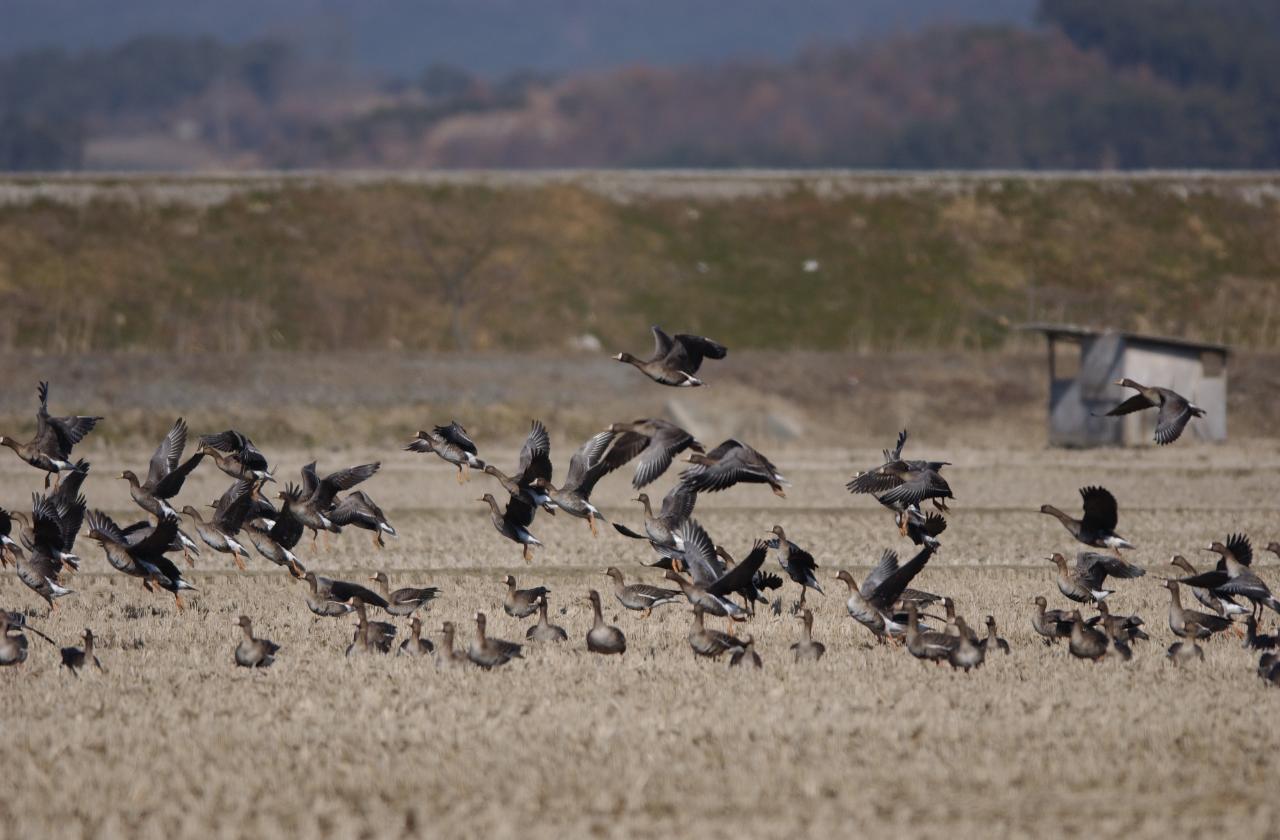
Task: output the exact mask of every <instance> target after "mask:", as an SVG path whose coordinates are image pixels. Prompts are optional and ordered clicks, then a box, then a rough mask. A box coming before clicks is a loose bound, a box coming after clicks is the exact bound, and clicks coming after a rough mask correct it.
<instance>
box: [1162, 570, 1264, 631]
mask: <svg viewBox="0 0 1280 840" xmlns="http://www.w3.org/2000/svg"><path fill="white" fill-rule="evenodd" d="M1169 563H1170V565H1173V566H1176V567H1178V568H1179V569H1182V571H1184V572H1186V573H1187V575H1188V576H1190V577H1195V576H1196V575H1198V574H1200V572H1198V571H1197V570H1196V567H1195V566H1193V565H1191V561H1190V560H1188V559H1187V558H1185V557H1183V556H1182V555H1181V554H1175V555H1173V559H1172V560H1170V561H1169ZM1190 589H1191V594H1192V595H1194V596H1195V598H1196V600H1197V601H1199V602H1200V603H1202V604H1204V605H1205V606H1206V607H1208V608H1209V609H1211V610H1213V611H1214V612H1215V613H1217V614H1218V615H1223V616H1226V617H1228V618H1230V617H1231V616H1233V615H1244V614H1245V613H1247V612H1249V610H1248V609H1246V608H1245V607H1244V606H1243V605H1241V604H1240V603H1239V602H1237V601H1236V599H1235V598H1232V597H1231V596H1230V595H1214V594H1213V593H1212V592H1210V591H1209V590H1207V589H1205V588H1204V587H1202V586H1192V587H1190Z"/></svg>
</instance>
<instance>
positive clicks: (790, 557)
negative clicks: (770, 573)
mask: <svg viewBox="0 0 1280 840" xmlns="http://www.w3.org/2000/svg"><path fill="white" fill-rule="evenodd" d="M769 533H771V534H773V535H774V536H773V539H771V540H769V541H768V542H767V543H766V545H768V546H769V548H771V549H773V550H775V551H777V552H778V562H779V563H780V564H781V565H782V568H783V571H785V572H786V573H787V577H789V578H791V579H792V580H793V581H795V582H796V583H798V584H800V603H799V605H798V606H797V607H796V610H797V611H799V610H802V609H804V596H805V593H806V592H807V591H808V590H810V589H813V590H815V591H816V592H817V593H818V594H819V595H823V594H825V593H823V591H822V587H821V586H819V585H818V579H817V578H816V577H815V576H814V574H813V573H814V572H815V571H817V568H818V562H817V561H816V560H814V559H813V555H812V554H810V553H809V552H807V551H805V550H804V549H803V548H801V547H800V546H798V545H796V544H795V543H793V542H791V540H789V539H787V534H786V532H785V531H784V530H782V526H781V525H774V526H773V530H772V531H770V532H769Z"/></svg>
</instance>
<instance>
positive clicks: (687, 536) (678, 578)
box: [666, 519, 768, 620]
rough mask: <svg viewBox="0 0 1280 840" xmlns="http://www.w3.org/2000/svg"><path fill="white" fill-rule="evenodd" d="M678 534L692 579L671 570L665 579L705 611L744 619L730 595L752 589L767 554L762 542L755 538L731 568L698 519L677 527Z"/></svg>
mask: <svg viewBox="0 0 1280 840" xmlns="http://www.w3.org/2000/svg"><path fill="white" fill-rule="evenodd" d="M680 534H681V539H682V540H683V541H684V545H685V549H684V552H683V554H682V560H683V562H684V565H685V567H686V568H687V569H688V571H689V574H690V575H691V576H692V578H693V580H692V582H690V581H689V580H686V579H685V578H684V577H683V576H682V575H680V574H679V573H678V572H676V571H674V570H669V571H668V572H667V573H666V578H667V580H670V581H674V582H675V583H676V584H677V585H679V587H680V589H681V591H683V592H684V594H685V597H686V598H688V599H689V602H690V603H692V604H694V605H700V606H701V607H702V608H703V610H704V611H705V612H707V613H710V614H711V615H716V616H726V617H728V618H730V619H733V620H742V619H744V618H745V615H744V614H743V609H742V608H741V607H739V606H738V605H737V604H735V603H733V602H732V601H730V600H729V596H730V595H732V594H734V593H742V592H751V591H754V578H755V575H756V572H758V571H759V570H760V565H761V564H762V563H764V559H765V556H766V555H767V554H768V547H767V546H766V545H765V543H764V542H763V541H757V542H756V544H755V545H754V546H753V547H752V550H751V553H750V554H748V555H747V557H746V559H744V560H743V561H742V562H741V563H739V564H737V565H736V566H734V567H733V568H732V569H730V568H728V567H727V565H726V564H725V563H724V561H723V560H722V559H721V557H720V555H719V554H717V552H716V548H715V543H713V542H712V541H711V537H709V536H708V535H707V532H706V531H705V530H703V528H702V526H701V525H699V524H698V522H697V520H694V519H690V520H687V521H686V522H685V523H684V524H683V525H681V526H680Z"/></svg>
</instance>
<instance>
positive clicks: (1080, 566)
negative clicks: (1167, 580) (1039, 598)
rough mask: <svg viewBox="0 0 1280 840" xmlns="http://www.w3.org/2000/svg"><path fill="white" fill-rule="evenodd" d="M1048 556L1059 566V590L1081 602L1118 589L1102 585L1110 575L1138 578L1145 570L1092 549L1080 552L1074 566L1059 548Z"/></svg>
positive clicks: (1103, 596)
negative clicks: (1059, 551) (1068, 562)
mask: <svg viewBox="0 0 1280 840" xmlns="http://www.w3.org/2000/svg"><path fill="white" fill-rule="evenodd" d="M1047 559H1048V560H1049V562H1051V563H1053V564H1054V565H1055V566H1057V567H1058V574H1057V578H1056V582H1057V584H1058V591H1059V592H1061V593H1062V594H1063V595H1066V596H1067V597H1068V598H1070V599H1071V600H1072V601H1077V602H1079V603H1081V604H1089V603H1097V602H1099V601H1102V600H1103V599H1104V598H1106V597H1107V596H1108V595H1110V594H1111V593H1113V592H1114V591H1115V590H1114V589H1103V588H1102V585H1103V583H1105V582H1106V579H1107V577H1108V576H1110V577H1114V578H1137V577H1142V576H1143V575H1145V574H1146V571H1145V570H1144V569H1142V568H1141V567H1139V566H1135V565H1133V564H1132V563H1126V562H1125V561H1124V560H1121V559H1120V558H1119V557H1111V556H1109V555H1106V554H1098V553H1096V552H1093V551H1081V552H1080V553H1078V554H1077V555H1076V564H1075V566H1074V567H1068V566H1067V558H1066V557H1063V556H1062V555H1061V554H1060V553H1058V552H1054V553H1053V554H1051V555H1049V557H1048V558H1047Z"/></svg>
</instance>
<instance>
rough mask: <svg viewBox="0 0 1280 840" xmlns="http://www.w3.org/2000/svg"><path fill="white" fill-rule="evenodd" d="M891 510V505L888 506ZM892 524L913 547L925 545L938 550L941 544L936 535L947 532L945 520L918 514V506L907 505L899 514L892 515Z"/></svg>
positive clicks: (931, 514)
mask: <svg viewBox="0 0 1280 840" xmlns="http://www.w3.org/2000/svg"><path fill="white" fill-rule="evenodd" d="M889 507H890V508H892V507H893V506H892V505H889ZM894 522H895V523H896V524H897V526H898V531H899V532H900V533H901V534H903V536H905V537H907V538H908V539H910V540H911V542H912V544H914V545H927V546H929V547H930V548H934V549H936V548H938V547H939V546H941V543H940V542H939V541H938V535H939V534H941V533H942V532H943V531H945V530H947V520H945V519H943V518H942V515H941V514H938V513H929V514H928V515H925V514H923V513H921V512H920V506H919V505H907V506H905V507H904V508H903V509H902V511H901V512H895V513H894Z"/></svg>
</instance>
